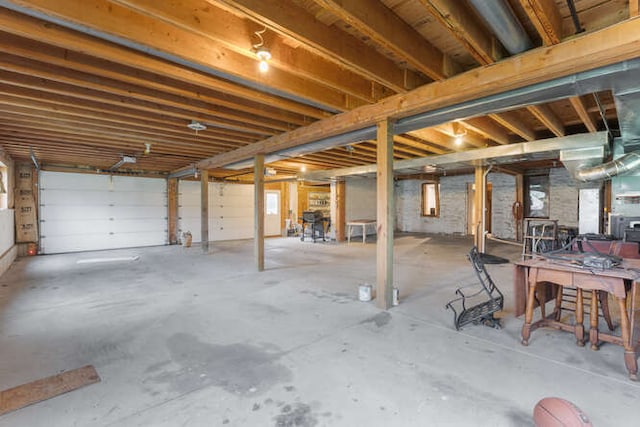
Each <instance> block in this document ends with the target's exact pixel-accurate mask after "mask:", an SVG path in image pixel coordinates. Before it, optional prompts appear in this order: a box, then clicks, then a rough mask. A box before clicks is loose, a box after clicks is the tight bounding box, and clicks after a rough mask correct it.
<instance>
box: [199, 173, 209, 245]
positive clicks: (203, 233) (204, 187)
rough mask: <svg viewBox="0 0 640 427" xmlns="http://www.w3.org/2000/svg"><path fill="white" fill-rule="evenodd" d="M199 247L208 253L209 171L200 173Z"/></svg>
mask: <svg viewBox="0 0 640 427" xmlns="http://www.w3.org/2000/svg"><path fill="white" fill-rule="evenodd" d="M200 247H201V248H202V252H204V253H209V171H208V170H206V169H202V170H201V171H200Z"/></svg>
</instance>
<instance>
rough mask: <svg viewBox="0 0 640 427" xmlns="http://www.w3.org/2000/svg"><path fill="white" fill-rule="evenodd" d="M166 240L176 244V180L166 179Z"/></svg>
mask: <svg viewBox="0 0 640 427" xmlns="http://www.w3.org/2000/svg"><path fill="white" fill-rule="evenodd" d="M167 240H168V241H169V244H170V245H175V244H176V243H178V179H177V178H169V179H167Z"/></svg>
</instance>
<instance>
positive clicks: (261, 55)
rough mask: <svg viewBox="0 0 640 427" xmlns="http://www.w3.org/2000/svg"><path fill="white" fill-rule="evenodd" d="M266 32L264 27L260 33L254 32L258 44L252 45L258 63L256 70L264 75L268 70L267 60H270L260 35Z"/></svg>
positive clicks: (269, 54)
mask: <svg viewBox="0 0 640 427" xmlns="http://www.w3.org/2000/svg"><path fill="white" fill-rule="evenodd" d="M265 31H267V27H264V28H263V29H262V30H261V31H256V32H255V35H256V37H258V38H259V39H260V43H256V44H254V45H253V49H254V50H255V52H256V56H257V57H258V60H259V61H260V63H259V65H258V69H259V70H260V72H262V73H266V72H267V71H268V70H269V62H268V61H269V60H270V59H271V52H269V49H267V48H266V47H265V46H264V39H263V38H262V34H264V32H265Z"/></svg>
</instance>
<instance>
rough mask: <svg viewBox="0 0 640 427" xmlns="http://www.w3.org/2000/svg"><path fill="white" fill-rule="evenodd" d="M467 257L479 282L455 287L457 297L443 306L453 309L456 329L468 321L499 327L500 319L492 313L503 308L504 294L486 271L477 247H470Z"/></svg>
mask: <svg viewBox="0 0 640 427" xmlns="http://www.w3.org/2000/svg"><path fill="white" fill-rule="evenodd" d="M468 258H469V261H470V262H471V265H472V266H473V270H474V271H475V273H476V276H477V278H478V280H479V282H480V284H479V286H478V284H474V285H468V286H462V287H459V288H458V289H456V295H458V297H457V298H455V299H453V300H451V301H449V302H448V303H447V305H446V306H445V307H446V308H448V309H451V310H452V311H453V324H454V326H455V327H456V330H459V329H460V328H462V327H463V326H464V325H467V324H469V323H473V324H474V325H478V324H483V325H486V326H491V327H494V328H500V327H501V326H500V320H499V319H496V318H495V317H494V313H496V312H498V311H501V310H502V309H503V307H504V296H503V295H502V292H500V289H498V287H497V286H496V284H495V283H494V282H493V279H491V276H490V275H489V273H487V269H486V268H485V262H484V261H483V259H482V254H480V253H479V252H478V248H476V247H475V246H474V247H473V248H471V251H470V252H469V255H468ZM467 289H469V291H467Z"/></svg>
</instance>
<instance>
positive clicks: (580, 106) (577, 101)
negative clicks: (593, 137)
mask: <svg viewBox="0 0 640 427" xmlns="http://www.w3.org/2000/svg"><path fill="white" fill-rule="evenodd" d="M569 101H571V105H573V108H574V109H575V110H576V113H578V116H580V120H582V123H584V125H585V126H586V127H587V130H588V131H589V132H597V131H598V127H597V126H596V123H595V121H594V120H593V119H592V118H591V116H590V115H589V111H588V110H587V106H586V105H585V103H584V101H583V100H582V98H581V97H579V96H572V97H571V98H569Z"/></svg>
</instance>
